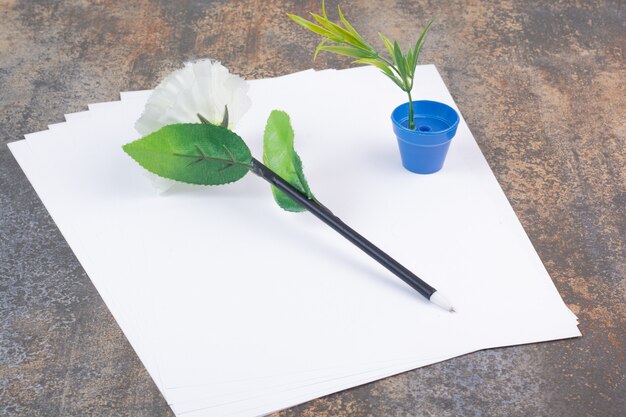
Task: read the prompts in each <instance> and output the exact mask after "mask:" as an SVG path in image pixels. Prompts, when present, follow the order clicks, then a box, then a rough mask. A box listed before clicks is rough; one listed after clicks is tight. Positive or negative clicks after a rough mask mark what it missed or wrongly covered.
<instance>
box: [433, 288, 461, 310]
mask: <svg viewBox="0 0 626 417" xmlns="http://www.w3.org/2000/svg"><path fill="white" fill-rule="evenodd" d="M430 302H431V303H433V304H435V305H437V306H439V307H441V308H443V309H444V310H447V311H449V312H450V313H454V312H456V310H455V309H454V307H452V304H450V301H448V300H447V299H446V297H444V296H443V295H442V294H441V293H440V292H439V291H435V292H434V293H433V294H432V295H431V296H430Z"/></svg>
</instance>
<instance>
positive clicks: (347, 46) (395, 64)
mask: <svg viewBox="0 0 626 417" xmlns="http://www.w3.org/2000/svg"><path fill="white" fill-rule="evenodd" d="M337 12H338V14H339V20H340V23H341V24H342V25H343V27H341V25H340V24H338V23H334V22H332V21H330V19H328V14H327V13H326V6H325V4H324V1H323V0H322V15H321V16H320V15H317V14H315V13H311V16H312V17H313V19H315V22H316V23H317V24H315V23H314V22H311V21H309V20H306V19H304V18H302V17H300V16H296V15H293V14H289V15H288V16H289V17H290V18H291V19H293V21H295V22H296V23H297V24H299V25H300V26H302V27H304V28H305V29H308V30H310V31H312V32H314V33H316V34H318V35H320V36H322V37H323V38H324V39H323V40H322V41H321V42H320V44H319V45H318V46H317V48H315V54H314V56H313V60H315V58H317V54H318V53H319V52H320V51H327V52H332V53H334V54H337V55H343V56H348V57H351V58H357V59H356V60H355V61H353V63H357V64H367V65H372V66H375V67H376V68H378V69H379V70H381V71H382V72H383V74H385V75H386V76H387V77H389V79H391V81H393V82H394V83H395V84H396V85H397V86H398V87H400V89H402V91H405V92H406V93H407V94H408V95H409V97H410V92H411V89H412V88H413V80H414V78H415V68H416V67H417V64H418V60H419V55H420V52H421V51H422V47H423V46H424V42H425V39H426V33H427V32H428V29H430V26H431V25H432V23H433V20H432V19H431V20H430V21H429V22H428V24H427V25H426V27H425V28H424V30H423V31H422V34H421V35H420V37H419V39H418V40H417V42H416V44H415V47H413V48H409V49H408V50H407V52H406V54H404V53H402V50H401V49H400V45H399V44H398V42H396V41H394V42H391V40H389V39H388V38H387V37H386V36H385V35H383V34H382V33H380V32H379V33H378V35H379V36H380V38H381V39H382V41H383V43H384V45H385V48H386V49H387V52H388V53H389V59H386V58H385V57H383V56H382V55H380V54H379V53H378V52H377V51H376V50H375V49H374V48H373V47H371V46H370V45H369V44H368V43H367V42H366V41H365V39H363V37H362V36H361V35H359V33H358V32H357V30H356V29H355V28H354V26H353V25H352V24H351V23H350V22H349V21H348V20H347V19H346V17H345V16H344V14H343V12H342V11H341V7H340V6H337ZM327 42H334V43H336V45H326V43H327ZM409 101H410V98H409Z"/></svg>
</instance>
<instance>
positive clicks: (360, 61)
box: [352, 58, 393, 76]
mask: <svg viewBox="0 0 626 417" xmlns="http://www.w3.org/2000/svg"><path fill="white" fill-rule="evenodd" d="M352 63H353V64H367V65H373V66H375V67H376V68H378V69H379V70H381V71H382V72H384V73H385V74H386V75H389V76H393V72H391V69H389V67H388V66H387V64H385V63H384V62H380V61H379V60H377V59H373V58H361V59H357V60H356V61H353V62H352Z"/></svg>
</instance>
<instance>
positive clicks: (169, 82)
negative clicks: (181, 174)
mask: <svg viewBox="0 0 626 417" xmlns="http://www.w3.org/2000/svg"><path fill="white" fill-rule="evenodd" d="M248 88H249V87H248V84H247V83H246V81H245V80H244V79H243V78H241V77H239V76H237V75H234V74H231V73H230V72H229V71H228V69H227V68H226V67H224V66H223V65H222V64H220V63H219V62H217V61H213V60H210V59H204V60H200V61H195V62H188V63H186V64H185V66H184V67H183V68H181V69H179V70H177V71H174V72H173V73H171V74H170V75H168V76H167V77H166V78H165V79H164V80H163V81H161V83H160V84H159V85H158V86H157V87H156V88H155V89H154V91H153V92H152V94H151V95H150V98H148V101H147V103H146V108H145V110H144V112H143V114H142V115H141V117H140V118H139V120H137V123H136V124H135V129H137V131H138V132H139V133H140V134H142V135H144V136H145V135H147V134H149V133H152V132H155V131H157V130H159V129H160V128H162V127H163V126H167V125H170V124H174V123H200V119H199V117H198V114H200V115H201V116H202V117H204V118H205V119H207V120H208V121H209V122H211V123H213V124H217V125H220V124H221V123H222V120H223V119H224V112H225V109H226V107H228V128H229V129H232V128H233V127H234V126H235V124H236V123H237V122H238V121H239V119H241V117H242V116H243V115H244V113H245V112H246V111H248V109H249V108H250V105H251V101H250V98H249V97H248ZM150 177H151V179H152V183H153V185H154V186H155V187H156V188H157V189H159V191H160V192H165V191H167V189H169V188H170V187H171V186H172V185H173V184H174V183H175V181H172V180H167V179H164V178H161V177H158V176H156V175H154V174H151V175H150Z"/></svg>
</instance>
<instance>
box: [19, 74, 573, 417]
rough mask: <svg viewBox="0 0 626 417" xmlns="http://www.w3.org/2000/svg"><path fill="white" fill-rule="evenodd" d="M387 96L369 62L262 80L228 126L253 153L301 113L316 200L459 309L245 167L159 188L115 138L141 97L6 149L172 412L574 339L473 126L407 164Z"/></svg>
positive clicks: (257, 402)
mask: <svg viewBox="0 0 626 417" xmlns="http://www.w3.org/2000/svg"><path fill="white" fill-rule="evenodd" d="M416 80H417V81H416V87H415V92H414V96H417V97H419V98H420V99H430V100H438V101H442V102H445V103H447V104H450V105H452V106H454V103H453V101H452V98H451V97H450V95H449V93H448V92H447V89H446V88H445V85H444V84H443V82H442V80H441V78H440V77H439V75H438V73H437V71H436V69H435V67H433V66H423V67H419V69H418V74H417V76H416ZM396 89H397V87H395V86H394V85H393V84H392V83H390V82H389V81H388V80H386V79H385V78H384V77H382V76H380V74H378V72H377V71H376V70H374V69H372V68H357V69H353V70H342V71H324V72H320V73H315V72H313V71H308V72H303V73H299V74H294V75H293V76H292V77H281V78H277V79H266V80H258V81H253V82H251V89H250V96H251V98H252V102H253V106H252V108H251V110H250V111H249V113H248V114H247V115H246V116H245V117H244V119H243V120H242V122H241V125H240V126H239V127H238V129H237V131H238V133H239V134H240V135H241V136H242V137H243V138H244V139H245V140H246V142H247V143H248V144H249V146H250V148H251V149H252V152H253V154H254V155H255V156H257V157H260V156H261V149H262V146H261V145H262V134H263V128H264V124H265V120H266V118H267V116H268V115H269V112H270V111H271V110H272V109H274V108H278V109H282V110H286V111H287V112H288V113H290V115H291V116H292V123H293V125H294V129H295V131H296V148H297V150H298V152H299V154H300V155H301V157H302V159H303V161H304V167H305V173H306V174H307V177H308V179H309V182H310V184H311V187H312V189H313V192H314V193H315V195H316V197H317V198H318V199H319V200H320V201H322V202H323V203H324V204H325V205H327V206H328V207H329V208H331V209H332V210H333V211H334V212H335V214H337V215H338V216H339V217H340V218H342V219H343V220H344V221H346V222H347V223H348V224H350V225H351V226H353V227H354V228H355V229H356V230H358V231H359V232H361V233H362V234H363V235H365V236H366V237H367V238H368V239H370V240H371V241H373V242H375V243H376V244H377V245H378V246H380V247H381V248H383V249H384V250H386V251H387V252H388V253H389V254H390V255H392V256H394V257H395V258H396V259H398V260H399V261H400V262H401V263H403V264H404V265H405V266H407V267H408V268H409V269H411V270H413V271H414V272H416V273H417V274H418V275H420V276H422V277H423V278H424V279H425V280H426V281H427V282H429V283H430V284H431V285H433V286H435V287H436V288H438V289H440V290H441V291H442V292H444V293H445V294H446V295H447V296H448V297H449V298H450V299H451V300H452V301H453V303H454V305H455V307H456V308H457V310H458V313H457V314H449V313H447V312H445V311H441V310H438V309H437V308H436V307H434V306H432V305H431V304H430V303H428V302H427V301H425V300H424V299H422V298H421V297H420V296H419V294H417V293H415V292H414V291H413V290H411V289H410V288H409V287H408V286H406V285H405V284H404V283H403V282H402V281H400V280H399V279H397V278H396V277H394V276H392V275H391V274H390V273H389V272H387V271H386V270H384V269H383V268H382V267H381V266H379V265H378V264H376V263H375V262H374V261H372V260H371V259H369V258H368V257H367V256H366V255H364V254H363V253H361V252H360V251H359V250H358V249H357V248H355V247H353V246H352V245H350V244H349V243H348V242H346V241H344V240H343V238H341V236H339V235H337V234H336V233H335V232H333V231H332V230H330V229H329V228H327V227H326V226H324V225H323V224H322V223H320V222H319V221H318V220H317V219H315V218H314V217H313V216H311V215H309V214H308V213H303V214H290V213H286V212H283V211H282V210H280V209H279V208H278V207H277V206H276V205H275V204H274V202H273V201H272V198H271V193H270V191H269V186H268V185H267V184H265V183H264V182H262V180H260V179H258V178H255V177H254V176H253V175H251V174H250V175H248V176H247V177H246V178H244V179H243V180H242V181H241V182H239V183H236V184H232V185H229V186H225V187H220V188H215V187H210V188H204V187H192V186H186V185H180V186H177V187H175V188H174V189H172V190H171V191H169V192H168V193H166V194H165V195H163V196H159V195H158V194H157V193H155V191H154V190H153V189H151V187H150V183H149V180H147V178H146V176H145V175H144V174H143V173H142V172H141V168H140V167H139V166H137V165H136V164H135V163H134V162H133V161H132V160H131V159H130V158H128V157H127V156H126V155H125V154H124V153H123V151H122V150H121V145H123V144H124V143H127V142H129V141H131V140H133V139H135V138H137V137H138V135H137V133H136V132H134V129H133V125H134V121H135V120H136V119H137V118H138V117H139V115H140V113H141V111H142V108H143V104H144V101H145V98H146V96H147V94H148V93H145V92H144V93H141V92H140V93H126V94H124V95H123V96H122V98H123V100H122V101H121V102H116V103H101V104H98V105H94V106H90V112H88V113H92V114H91V115H80V116H78V115H77V116H76V117H74V118H72V117H68V123H67V124H66V125H65V126H63V125H59V126H54V127H52V128H51V130H50V131H48V132H45V133H41V134H34V135H31V136H28V138H27V143H26V142H21V143H17V144H14V145H12V150H13V151H14V153H15V155H16V158H17V159H18V161H19V162H20V164H21V165H22V167H23V169H24V171H25V172H26V173H27V175H28V176H29V179H30V180H31V182H32V183H33V185H34V186H35V189H36V190H37V192H38V194H39V195H40V197H41V198H42V201H44V203H45V204H46V207H47V208H48V210H49V211H50V212H51V214H52V215H53V218H54V219H55V222H57V224H58V225H59V228H60V229H61V231H62V232H63V233H64V236H65V237H66V239H67V240H68V243H69V244H70V246H71V247H72V248H73V250H74V251H75V253H76V255H77V257H78V258H79V260H80V261H81V263H82V264H83V266H84V267H85V269H86V271H87V273H88V274H89V276H90V277H91V278H92V280H93V281H94V284H95V285H96V287H97V288H98V290H99V291H100V292H101V294H102V295H103V299H104V300H105V302H106V303H107V305H108V306H109V308H110V309H111V311H112V312H113V314H114V316H115V317H116V320H118V322H119V323H120V327H122V329H123V330H124V331H125V333H126V334H127V336H128V337H129V340H131V343H132V344H133V346H134V347H135V349H136V350H137V352H138V354H139V356H140V357H141V358H142V360H143V361H144V364H146V367H147V368H148V369H149V371H150V373H151V375H152V377H153V378H154V379H155V381H157V385H159V387H160V389H161V390H162V392H164V395H165V396H166V398H168V401H169V402H170V403H171V404H172V405H173V408H174V410H175V411H177V413H180V414H185V415H194V416H195V415H198V416H201V415H204V416H212V415H215V416H224V415H258V414H264V413H268V412H271V411H274V410H277V409H280V408H284V407H287V406H290V405H293V404H297V403H299V402H303V401H306V400H309V399H312V398H315V397H317V396H319V395H323V394H327V393H330V392H334V391H337V390H341V389H345V388H348V387H351V386H354V385H358V384H362V383H365V382H368V381H371V380H374V379H377V378H381V377H384V376H387V375H392V374H394V373H397V372H402V371H405V370H408V369H413V368H415V367H419V366H423V365H425V364H428V363H433V362H436V361H439V360H444V359H446V358H449V357H453V356H457V355H460V354H463V353H467V352H471V351H475V350H478V349H483V348H489V347H495V346H505V345H513V344H520V343H530V342H536V341H543V340H552V339H558V338H565V337H574V336H578V335H579V333H578V329H577V327H576V321H575V318H574V317H573V315H572V314H571V312H570V311H569V310H568V309H567V308H566V307H565V305H564V303H563V302H562V300H561V299H560V296H559V295H558V293H557V292H556V289H555V288H554V285H553V284H552V282H551V280H550V277H549V276H548V274H547V272H546V270H545V268H544V267H543V265H542V263H541V261H540V260H539V258H538V256H537V254H536V252H535V251H534V249H533V248H532V244H531V243H530V241H529V240H528V238H527V236H526V234H525V233H524V231H523V229H522V227H521V225H520V223H519V221H518V220H517V218H516V216H515V214H514V212H513V210H512V209H511V207H510V205H509V204H508V202H507V200H506V197H505V196H504V194H503V193H502V190H501V189H500V187H499V185H498V184H497V181H496V180H495V177H494V176H493V174H492V172H491V170H490V169H489V167H488V165H487V163H486V161H485V159H484V157H483V156H482V153H481V152H480V149H479V148H478V146H477V144H476V142H475V140H474V139H473V137H472V136H471V133H470V132H469V130H468V128H467V126H466V124H465V122H464V121H462V122H461V124H460V126H459V130H458V133H457V136H456V137H455V138H454V140H453V142H452V145H451V148H450V152H449V155H448V159H447V161H446V165H445V166H444V169H443V170H442V171H441V172H439V173H437V174H434V175H427V176H421V175H416V174H412V173H409V172H408V171H405V170H404V169H403V168H402V167H401V165H400V161H399V155H398V152H397V146H396V144H395V138H394V137H393V133H392V131H391V122H390V120H389V114H390V112H391V110H392V109H393V107H394V106H395V105H397V104H399V103H401V102H402V101H403V99H404V98H403V97H402V94H401V92H399V91H396ZM68 116H69V115H68ZM72 119H73V120H72Z"/></svg>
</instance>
